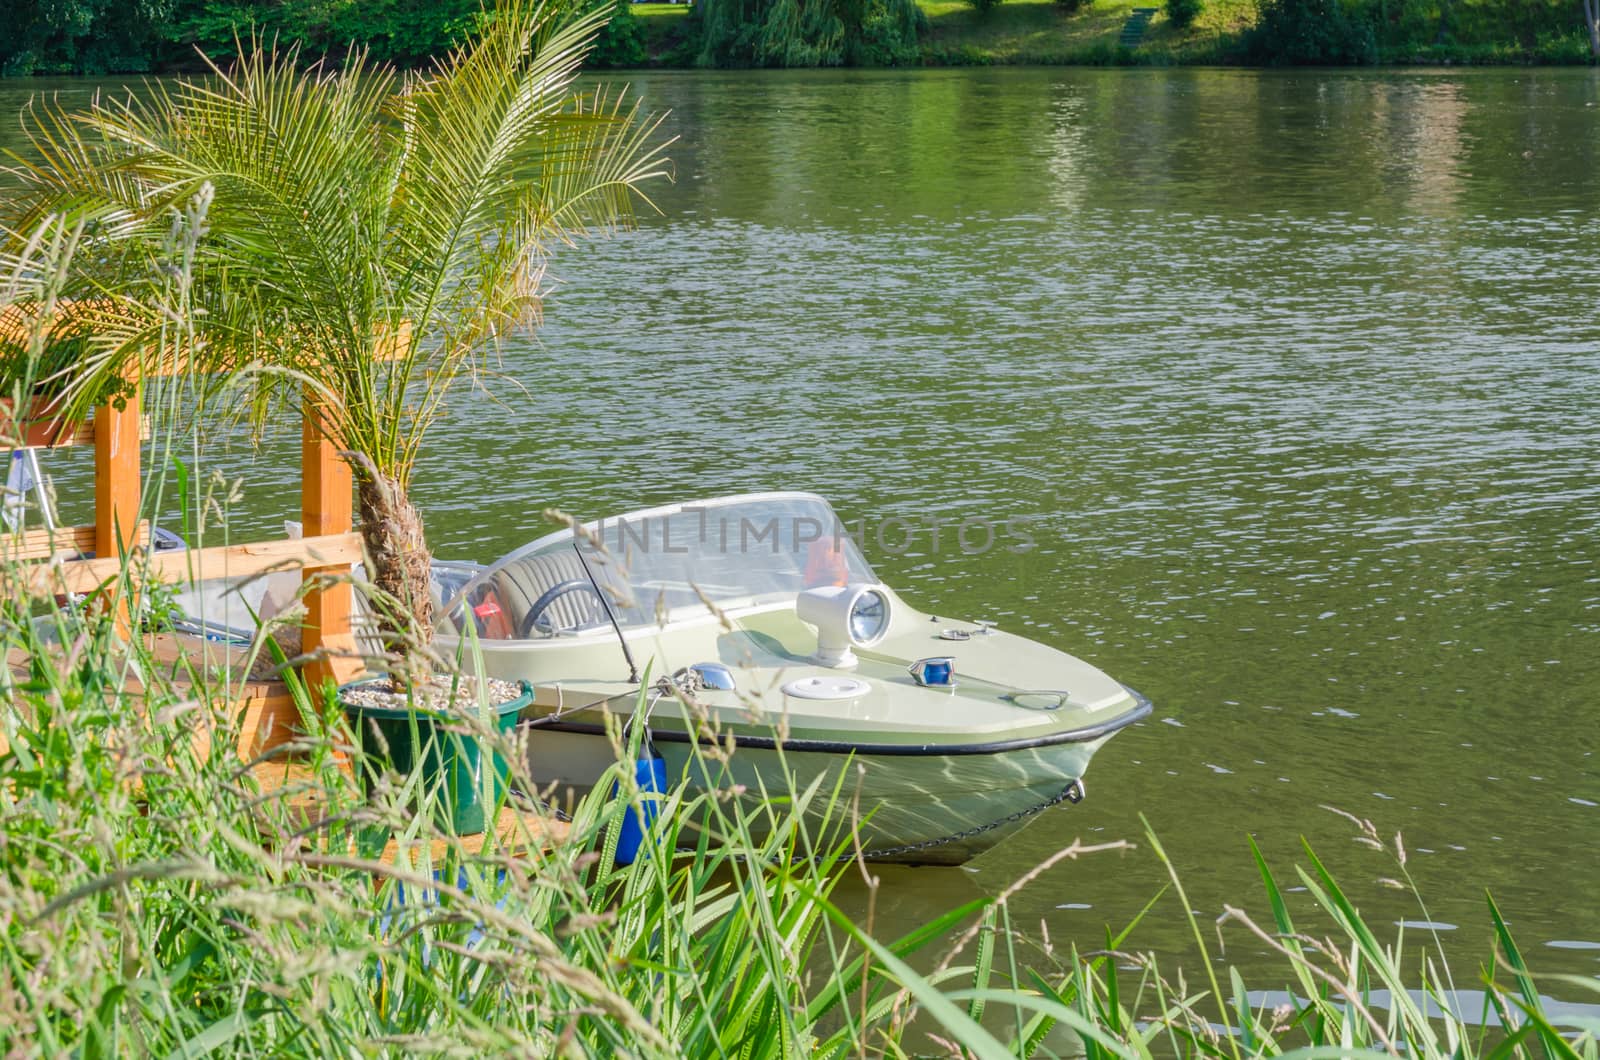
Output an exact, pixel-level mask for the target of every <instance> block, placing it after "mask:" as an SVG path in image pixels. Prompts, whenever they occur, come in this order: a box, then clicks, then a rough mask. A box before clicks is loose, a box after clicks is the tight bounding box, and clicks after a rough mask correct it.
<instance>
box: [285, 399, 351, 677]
mask: <svg viewBox="0 0 1600 1060" xmlns="http://www.w3.org/2000/svg"><path fill="white" fill-rule="evenodd" d="M301 401H302V408H303V410H304V411H303V412H302V414H301V427H300V519H301V526H302V529H303V531H304V533H305V534H306V535H308V536H317V537H326V536H329V535H332V534H346V533H349V532H350V530H351V528H352V527H353V526H354V525H355V524H354V507H353V502H352V500H351V494H352V493H353V492H354V488H355V486H354V481H353V479H352V476H351V473H350V465H349V464H348V463H346V462H345V459H344V457H342V456H340V455H339V450H340V448H341V446H339V445H338V444H337V443H336V442H335V441H334V440H333V439H332V438H329V437H328V436H327V434H325V433H324V432H323V430H322V426H321V423H320V420H321V417H320V416H319V415H318V414H317V413H318V410H319V409H320V407H321V406H320V398H319V397H318V395H316V394H315V393H314V392H313V391H311V390H310V389H309V388H307V389H306V391H305V394H304V396H303V397H302V398H301ZM349 573H350V565H349V564H348V563H346V564H343V565H332V566H320V567H314V566H310V565H308V566H306V568H305V569H304V570H303V571H302V572H301V578H302V579H303V580H304V581H311V580H313V579H316V578H319V577H322V576H326V575H341V574H344V575H347V574H349ZM304 599H305V605H306V618H305V622H304V623H302V626H301V651H302V652H303V653H304V654H306V655H312V656H319V657H317V658H314V659H313V660H312V661H310V662H308V663H307V664H306V666H305V671H306V681H307V683H308V684H309V685H310V686H311V687H312V688H320V687H321V686H322V684H323V682H324V681H329V680H331V681H333V682H334V683H335V684H342V683H344V682H345V681H349V680H352V679H354V678H355V677H356V676H358V675H359V673H360V672H361V671H362V670H363V669H365V666H364V664H363V663H362V662H361V661H360V660H358V659H356V658H353V657H352V656H354V655H355V647H356V645H355V638H354V636H353V635H352V634H351V629H350V616H351V612H352V608H353V607H354V602H355V601H354V588H353V587H352V586H351V585H350V584H349V582H348V581H346V582H343V583H340V584H335V585H330V586H328V587H326V588H324V589H319V590H313V591H309V592H307V593H306V594H305V598H304Z"/></svg>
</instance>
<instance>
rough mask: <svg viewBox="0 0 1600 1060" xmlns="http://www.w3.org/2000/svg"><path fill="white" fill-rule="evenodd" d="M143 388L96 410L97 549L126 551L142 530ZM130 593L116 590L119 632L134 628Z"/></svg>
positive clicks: (115, 554)
mask: <svg viewBox="0 0 1600 1060" xmlns="http://www.w3.org/2000/svg"><path fill="white" fill-rule="evenodd" d="M139 441H140V439H139V391H138V390H137V389H135V390H134V392H133V393H132V394H129V395H128V396H127V398H126V399H125V400H124V402H123V406H122V408H120V409H118V408H116V407H115V406H113V405H111V404H109V403H107V404H105V405H101V406H100V407H99V408H98V409H96V410H95V414H94V552H95V555H96V556H104V557H107V558H116V557H122V556H125V555H127V553H128V550H129V549H131V548H132V547H133V545H134V542H135V541H136V540H137V538H138V534H139ZM130 603H131V601H130V600H129V599H128V596H127V594H120V593H119V594H118V596H117V598H116V599H115V602H114V605H113V606H115V607H116V609H117V611H116V615H117V632H118V634H120V635H121V636H123V637H127V636H129V635H130V634H131V633H132V630H133V622H132V619H131V617H130Z"/></svg>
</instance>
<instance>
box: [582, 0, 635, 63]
mask: <svg viewBox="0 0 1600 1060" xmlns="http://www.w3.org/2000/svg"><path fill="white" fill-rule="evenodd" d="M648 58H649V56H648V55H647V54H646V53H645V39H644V23H643V21H642V20H641V19H640V18H639V16H638V15H635V14H634V13H633V5H632V4H630V3H629V2H628V0H616V2H615V3H613V4H612V5H611V17H610V18H609V19H608V20H607V21H606V24H605V25H604V26H601V27H600V32H599V33H598V34H597V35H596V37H595V41H594V51H592V52H591V53H590V54H589V65H590V66H598V67H604V68H610V69H614V68H617V67H628V66H643V65H645V61H646V60H647V59H648Z"/></svg>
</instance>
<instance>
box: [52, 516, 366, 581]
mask: <svg viewBox="0 0 1600 1060" xmlns="http://www.w3.org/2000/svg"><path fill="white" fill-rule="evenodd" d="M359 559H361V535H360V534H358V533H355V532H353V531H352V532H351V533H348V534H328V535H323V536H318V537H307V538H301V539H299V540H292V539H284V540H279V541H256V542H252V543H250V544H246V545H219V546H217V547H214V548H202V549H190V550H175V551H172V552H153V553H149V552H141V553H139V554H138V555H136V556H134V557H131V560H130V562H131V564H132V566H133V567H134V568H136V569H137V570H138V571H139V572H140V573H141V574H142V575H145V576H148V577H152V578H156V579H158V580H160V581H178V580H188V581H208V580H210V579H213V578H248V577H251V576H252V575H257V574H266V573H267V572H269V571H275V570H284V569H289V568H294V567H303V566H307V565H311V566H333V565H336V564H348V563H355V562H356V561H358V560H359ZM121 570H122V560H120V559H118V558H117V557H115V556H106V557H96V558H95V559H85V560H76V561H73V562H70V563H59V564H49V565H46V564H38V565H35V566H34V567H33V568H32V569H31V570H30V571H29V573H28V584H29V588H30V589H31V590H32V591H34V592H36V593H60V592H75V593H86V592H92V591H94V590H95V589H97V588H99V587H100V586H101V585H102V584H103V583H105V582H106V581H108V580H110V579H112V578H114V577H116V576H117V575H118V574H119V573H121Z"/></svg>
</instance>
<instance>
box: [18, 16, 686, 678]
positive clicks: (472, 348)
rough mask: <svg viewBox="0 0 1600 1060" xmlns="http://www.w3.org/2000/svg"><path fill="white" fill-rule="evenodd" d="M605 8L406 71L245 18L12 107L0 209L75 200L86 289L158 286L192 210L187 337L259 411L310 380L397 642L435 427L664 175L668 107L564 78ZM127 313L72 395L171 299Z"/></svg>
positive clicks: (547, 19) (417, 610)
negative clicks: (185, 64)
mask: <svg viewBox="0 0 1600 1060" xmlns="http://www.w3.org/2000/svg"><path fill="white" fill-rule="evenodd" d="M604 19H605V14H604V12H603V11H599V12H596V13H593V14H588V15H572V14H570V13H569V12H566V11H563V10H561V9H560V8H558V7H557V6H556V5H554V4H550V3H538V2H535V0H508V2H507V3H506V4H505V5H504V6H502V7H499V8H498V9H496V10H494V11H493V12H492V13H487V14H486V15H485V25H484V28H483V30H482V32H481V34H480V35H478V36H477V37H476V38H475V39H474V40H473V41H472V42H470V43H469V44H467V45H465V46H463V47H462V48H461V49H459V50H458V51H456V52H455V53H453V54H451V55H450V56H449V57H447V58H446V59H444V60H442V61H440V62H439V63H438V65H437V66H436V67H435V68H433V69H431V70H428V71H425V72H422V73H418V74H410V75H402V74H397V73H396V72H394V71H393V70H390V69H384V68H380V69H368V68H366V64H365V63H364V61H363V60H364V55H362V54H361V53H356V54H354V55H352V56H351V57H350V59H349V61H347V62H346V64H345V65H344V66H343V68H342V69H338V70H335V69H331V68H328V67H326V66H324V65H322V64H316V65H312V66H311V67H310V68H309V69H306V68H303V67H302V65H301V63H300V62H299V56H298V55H297V54H296V51H295V50H294V49H287V50H280V49H278V48H277V47H276V46H275V45H272V44H270V43H266V42H263V41H260V40H258V39H252V40H251V41H248V42H244V43H241V45H240V50H239V51H240V53H239V57H238V61H237V63H236V65H234V66H233V67H232V68H231V69H228V70H223V69H221V68H216V67H213V70H212V74H213V76H212V77H210V78H208V79H207V80H205V81H202V82H190V81H184V82H180V83H179V84H177V85H176V86H173V87H163V86H160V85H152V86H149V87H148V90H147V92H146V93H145V94H144V95H143V97H142V98H140V97H129V98H127V99H124V100H119V101H102V100H98V99H97V100H96V101H95V103H94V104H93V105H92V106H91V107H90V108H89V109H88V110H87V111H86V112H83V113H78V114H69V113H66V112H63V111H61V110H60V109H58V108H55V107H53V106H48V105H41V106H30V108H29V109H28V110H27V111H26V112H25V115H24V122H25V125H26V127H27V129H28V131H29V135H30V139H31V145H32V149H33V157H31V158H29V159H26V160H25V159H23V158H20V157H17V156H13V161H14V162H15V165H14V167H13V169H12V174H13V179H14V180H17V181H19V182H20V184H21V185H22V187H21V190H20V193H18V194H15V195H13V196H12V204H11V206H9V207H5V208H0V209H4V211H5V216H4V217H3V224H4V226H5V228H6V230H7V232H8V234H15V233H27V232H31V231H34V230H35V229H36V228H37V226H38V225H39V224H40V223H41V222H43V221H44V220H45V219H47V218H49V217H51V216H57V217H61V218H64V219H70V220H74V221H82V222H86V223H87V225H88V227H87V229H86V237H85V242H86V243H87V244H88V248H86V250H85V251H81V252H80V254H79V257H78V259H77V260H78V261H79V262H85V261H89V262H91V264H90V265H89V266H87V267H85V268H83V269H82V270H80V273H79V275H78V277H77V280H78V284H79V286H80V288H81V291H80V294H82V295H83V296H84V297H87V298H94V299H99V304H105V303H106V299H107V298H108V296H109V297H112V298H116V299H119V301H118V304H119V305H122V306H124V307H125V306H126V305H127V304H128V303H130V302H131V303H135V304H137V303H139V301H140V299H141V295H143V294H146V293H148V292H151V291H154V290H155V289H156V288H157V287H159V286H160V285H162V284H165V283H167V280H166V278H165V277H163V276H162V275H161V274H160V270H159V269H157V268H155V267H153V265H154V264H155V263H159V262H161V261H162V260H163V249H162V248H163V246H166V247H168V248H169V249H168V251H167V252H166V254H167V257H170V246H171V245H172V232H173V231H174V226H175V225H181V224H182V223H183V218H184V217H185V216H187V217H188V218H189V219H190V221H191V223H203V224H204V226H205V228H206V232H205V235H204V238H202V239H199V240H198V242H197V243H195V244H194V250H193V260H192V262H189V263H186V264H187V265H188V267H189V268H190V270H191V271H192V277H193V281H192V299H193V306H194V314H193V317H192V320H193V324H192V326H193V328H194V336H193V340H192V341H191V342H190V344H189V345H190V350H191V355H192V357H193V358H194V360H195V362H196V365H197V367H198V368H200V369H202V370H210V371H220V372H221V373H222V375H223V376H224V377H226V376H230V375H231V376H233V377H234V379H235V381H236V380H237V378H238V376H239V375H240V374H241V373H242V372H245V371H246V370H247V369H248V370H251V371H252V372H253V375H252V379H253V380H254V381H255V382H256V383H257V384H258V385H256V386H254V387H251V388H249V393H250V400H249V401H248V402H247V405H248V407H249V408H251V409H253V410H255V413H254V414H256V415H261V414H263V413H262V412H261V410H262V409H264V408H266V407H268V403H265V402H263V401H262V400H260V399H261V397H262V396H263V391H265V392H266V393H267V394H269V395H270V394H272V393H295V392H300V393H303V394H305V395H306V396H305V398H304V400H305V401H306V404H307V412H308V413H310V414H313V415H314V416H315V417H316V419H317V422H318V424H319V426H320V428H321V429H322V430H323V431H324V432H325V434H326V435H327V436H328V437H329V438H330V439H333V440H334V441H335V442H336V443H337V444H338V445H340V446H341V447H342V448H343V449H344V450H346V451H347V453H348V455H349V459H350V462H351V464H352V467H353V470H354V472H355V477H356V484H357V493H358V499H359V511H360V519H361V530H362V533H363V536H364V539H365V543H366V546H367V551H368V555H369V557H370V562H371V568H372V569H371V578H372V581H373V583H374V585H375V586H376V588H377V589H378V590H379V593H378V598H379V599H380V600H382V599H385V598H387V599H388V600H389V601H390V604H391V606H390V607H389V608H387V609H380V610H381V612H382V613H381V616H380V622H381V624H382V625H383V626H384V628H385V631H386V632H387V633H388V634H391V635H392V636H393V637H394V638H396V643H398V644H399V645H400V646H401V647H402V650H403V645H404V643H405V642H406V640H405V638H406V636H407V635H408V634H411V633H413V632H419V631H420V632H423V633H424V634H425V632H426V631H427V630H428V629H430V628H431V625H432V614H431V612H432V605H431V601H430V596H429V592H428V572H429V563H430V556H429V552H428V549H427V546H426V542H425V539H424V536H423V526H422V519H421V517H420V515H419V514H418V512H417V510H416V508H415V506H414V505H413V504H412V502H411V499H410V497H409V489H410V486H411V477H412V471H413V469H414V467H415V465H416V461H417V457H418V454H419V452H420V450H421V448H422V445H423V441H424V438H425V436H426V433H427V429H428V427H429V425H430V424H432V423H433V422H434V420H435V419H437V418H438V416H439V415H440V413H441V412H442V410H443V408H444V404H445V400H446V398H447V396H448V394H449V393H450V391H451V389H452V387H453V386H455V385H456V384H458V383H460V382H461V381H463V380H473V379H476V378H478V377H479V373H480V372H482V371H483V370H484V369H486V368H487V367H488V365H489V364H490V361H491V358H492V356H493V353H494V351H495V349H496V347H497V343H498V341H499V340H500V339H501V337H503V336H504V335H505V334H507V333H508V332H509V331H511V330H512V329H516V328H521V327H528V326H531V325H533V324H534V323H536V321H537V319H538V314H539V306H540V300H539V296H540V281H541V277H542V274H543V271H542V263H543V262H544V260H545V258H546V255H547V253H548V251H549V250H550V249H551V248H552V247H553V246H554V245H556V244H558V243H562V242H570V241H571V240H573V239H575V238H577V237H580V236H583V235H586V234H588V233H591V232H593V231H596V230H604V229H609V228H612V227H614V226H617V225H622V224H626V223H628V222H630V221H631V220H632V218H633V214H634V210H635V208H636V207H637V206H639V205H641V204H648V199H646V198H645V197H644V195H643V192H642V190H641V188H642V186H643V185H644V184H646V183H647V182H648V181H650V180H653V179H655V178H658V177H662V176H665V175H666V162H665V159H664V157H663V151H664V149H665V147H666V142H664V141H663V140H661V139H660V137H659V136H658V135H657V130H658V127H659V122H660V119H659V117H657V118H646V117H643V116H641V114H640V112H639V110H638V104H637V103H633V102H630V101H626V100H625V98H624V94H623V93H621V92H618V93H611V92H608V91H606V90H603V89H597V90H586V89H582V88H579V87H578V86H577V85H576V84H575V79H576V77H577V75H578V72H579V67H580V65H581V63H582V61H583V59H584V57H585V55H586V54H587V53H588V51H589V48H590V47H591V45H592V42H593V39H594V35H595V32H596V31H597V29H598V28H599V27H600V26H601V25H603V23H604ZM197 204H198V206H197ZM12 238H13V239H15V238H20V237H18V236H15V235H12ZM90 249H92V252H88V251H89V250H90ZM169 286H170V285H169ZM69 293H70V292H69ZM137 317H138V314H132V315H130V314H128V313H127V312H125V311H122V312H117V313H112V314H108V316H107V320H106V322H105V327H104V328H103V329H102V334H100V335H99V336H97V338H96V341H95V344H94V346H93V350H92V352H91V353H90V354H88V355H87V356H85V357H84V358H82V359H81V360H80V361H79V362H78V363H77V364H76V365H75V366H74V367H73V368H72V369H71V370H70V373H69V378H66V379H65V380H63V381H61V384H62V385H61V387H60V389H64V390H65V391H66V393H67V395H68V398H69V406H70V404H71V399H73V398H76V399H77V400H78V401H79V402H80V403H82V404H83V405H87V403H89V402H90V401H92V400H93V398H94V396H95V395H98V394H101V393H104V392H105V389H106V386H107V383H108V382H109V381H111V380H116V379H126V378H128V377H129V374H130V373H131V372H133V371H136V370H137V362H138V359H139V358H140V357H141V356H146V354H143V353H141V352H140V351H142V350H146V349H149V348H151V343H150V342H149V339H150V338H151V334H150V332H151V331H152V330H153V329H157V328H160V327H161V326H162V321H161V320H160V318H159V315H158V314H145V315H144V317H143V319H144V321H145V323H144V324H142V325H138V326H123V325H124V324H125V323H126V322H127V321H128V320H130V319H135V318H137ZM235 392H238V388H235Z"/></svg>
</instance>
